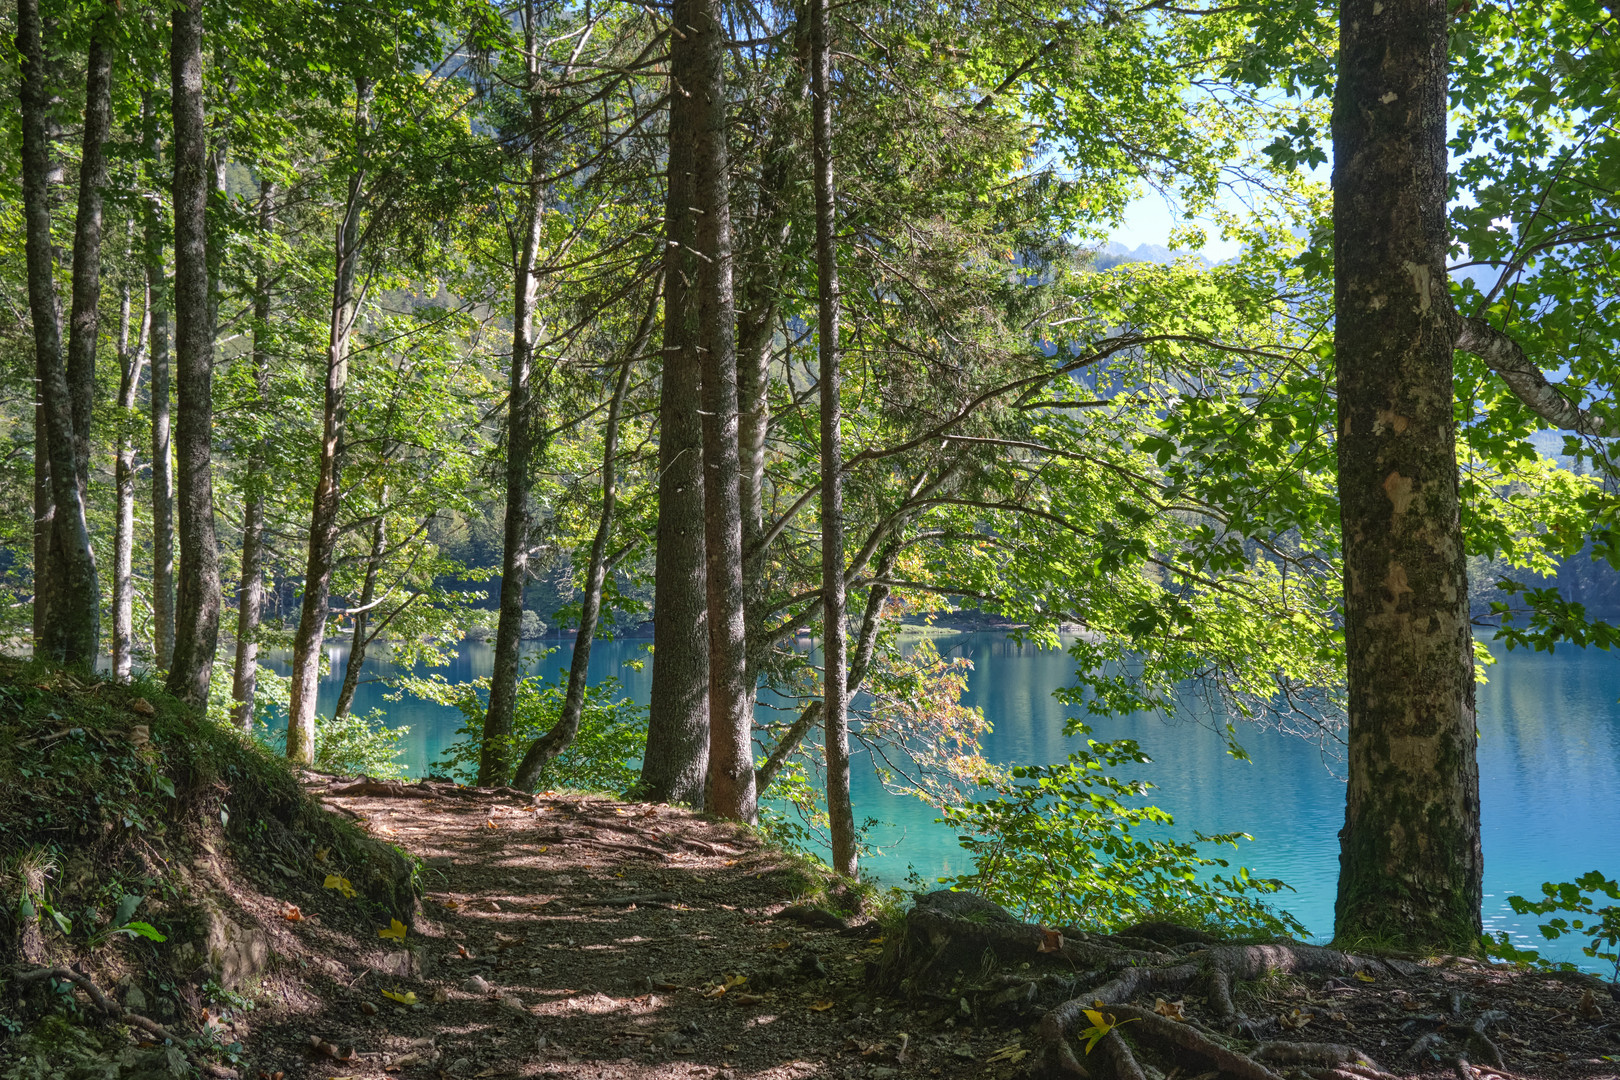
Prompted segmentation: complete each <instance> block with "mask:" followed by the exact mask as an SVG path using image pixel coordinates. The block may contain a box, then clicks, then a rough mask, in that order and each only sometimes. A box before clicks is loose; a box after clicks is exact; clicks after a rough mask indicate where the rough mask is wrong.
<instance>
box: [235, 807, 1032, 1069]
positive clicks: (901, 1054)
mask: <svg viewBox="0 0 1620 1080" xmlns="http://www.w3.org/2000/svg"><path fill="white" fill-rule="evenodd" d="M339 790H341V789H339ZM325 801H326V802H327V804H328V805H329V806H331V807H333V808H334V809H337V810H338V811H339V812H344V813H346V814H348V815H350V816H354V817H356V818H358V819H359V820H360V821H361V823H362V825H363V827H364V828H366V829H368V830H369V831H370V832H371V833H373V834H374V835H376V836H378V837H380V838H382V839H385V840H387V841H389V842H391V843H394V844H396V845H398V846H399V847H400V848H402V849H403V850H405V851H407V852H409V853H410V854H412V855H413V856H416V857H417V858H419V859H421V860H422V862H423V864H424V867H425V869H424V871H423V880H424V884H425V891H426V895H427V899H426V900H425V901H424V903H423V905H422V914H421V916H420V917H418V918H417V919H416V920H415V925H414V926H413V927H412V929H411V932H410V934H409V935H408V937H407V938H406V940H405V941H404V945H406V946H407V947H409V948H411V949H412V950H413V955H414V956H415V960H414V961H413V963H412V964H411V965H410V968H409V971H410V974H408V975H400V974H388V973H384V972H381V971H379V970H377V969H376V968H375V967H373V966H366V967H365V970H363V971H361V972H359V975H358V977H356V978H352V981H351V980H350V979H344V978H341V977H340V978H337V979H334V980H332V981H331V983H330V985H329V986H328V987H327V988H326V989H324V990H319V991H317V996H318V997H319V998H320V1000H321V1006H320V1007H318V1008H316V1009H313V1010H306V1011H302V1012H300V1013H295V1014H292V1015H288V1016H285V1017H284V1018H283V1019H282V1020H281V1021H280V1022H279V1023H277V1024H276V1025H275V1027H274V1028H273V1029H269V1030H266V1029H261V1030H260V1031H259V1032H258V1033H257V1037H256V1038H254V1039H253V1040H252V1041H251V1044H250V1045H251V1047H252V1054H251V1057H252V1059H253V1063H254V1065H255V1066H256V1067H257V1069H258V1070H259V1074H260V1076H261V1077H269V1078H274V1077H276V1076H277V1074H280V1073H285V1075H286V1076H289V1077H296V1076H312V1077H317V1076H318V1077H336V1076H343V1077H357V1078H358V1077H375V1078H378V1080H382V1078H385V1077H389V1076H398V1077H404V1078H411V1077H437V1078H450V1080H463V1078H465V1080H473V1078H484V1077H579V1078H585V1077H590V1078H603V1080H606V1078H610V1077H611V1078H622V1080H641V1078H648V1080H650V1078H654V1077H657V1078H683V1080H685V1078H695V1080H727V1078H730V1080H790V1078H792V1080H801V1078H809V1077H840V1078H843V1077H850V1078H853V1077H871V1078H873V1080H882V1078H884V1077H892V1076H930V1077H933V1076H945V1077H953V1076H961V1077H969V1076H971V1077H994V1076H1001V1075H1011V1074H1012V1073H1013V1072H1015V1071H1019V1070H1018V1066H1016V1065H1015V1064H1014V1062H1015V1061H1016V1060H1017V1059H1019V1058H1022V1057H1023V1056H1024V1055H1022V1054H1019V1053H1017V1052H1016V1051H1017V1049H1019V1048H1020V1044H1019V1042H1018V1040H1019V1039H1020V1036H1019V1035H1018V1034H1016V1033H1014V1034H1011V1035H1008V1034H1007V1033H1002V1032H996V1033H992V1032H990V1031H989V1030H987V1029H983V1030H980V1031H978V1032H971V1031H958V1030H956V1029H955V1028H954V1026H953V1027H950V1028H947V1029H946V1030H945V1031H944V1033H943V1034H936V1035H933V1036H930V1037H928V1038H926V1039H919V1038H917V1037H916V1036H915V1035H914V1034H911V1033H914V1032H917V1031H918V1030H919V1027H918V1025H917V1024H908V1023H907V1021H908V1020H911V1019H918V1018H915V1017H908V1016H907V1015H906V1014H905V1013H904V1012H902V1011H897V1010H895V1009H894V1008H893V1003H891V1002H888V1001H883V1000H874V999H873V998H871V997H870V996H868V992H867V990H866V989H865V985H866V984H865V970H866V969H865V965H866V964H867V963H868V962H869V961H871V960H874V959H875V958H876V956H877V954H878V952H879V945H878V944H877V943H876V942H874V941H873V940H872V939H874V938H877V937H878V936H879V934H880V933H881V931H880V930H879V928H878V927H877V924H875V923H864V924H861V923H857V925H854V926H848V927H838V926H836V925H831V924H832V923H833V920H831V919H826V920H825V923H827V924H829V925H821V926H813V925H804V924H803V922H802V921H794V920H793V919H791V918H782V917H780V915H781V912H782V911H783V910H784V909H785V908H788V907H789V905H790V904H791V903H792V902H793V900H795V899H796V898H798V897H799V896H801V895H803V894H804V893H805V892H806V891H807V890H808V889H811V888H813V887H814V885H815V884H816V883H815V882H814V881H813V880H812V878H811V875H809V874H808V873H807V872H806V870H805V869H804V868H803V867H802V866H800V865H798V864H797V863H795V862H794V861H793V860H791V859H789V858H787V857H785V856H783V855H782V854H781V853H779V852H775V851H772V850H769V849H766V848H764V847H762V846H761V845H760V844H759V843H758V841H757V840H755V839H754V838H753V837H752V836H750V835H749V834H748V833H747V832H745V831H744V830H742V829H740V828H737V827H736V826H734V825H732V824H729V823H722V822H716V821H712V820H709V819H707V818H705V817H704V816H703V815H701V814H698V813H695V812H693V811H690V810H686V809H681V808H675V807H669V806H661V805H650V804H635V803H622V802H617V801H614V800H611V799H605V798H599V797H590V796H574V795H544V796H537V797H534V798H532V799H531V798H528V797H521V796H519V795H517V793H515V792H514V793H512V794H511V795H509V796H505V797H503V796H500V795H493V796H491V795H488V794H477V795H475V794H473V793H470V792H468V793H466V794H465V795H462V796H459V797H456V798H443V797H441V798H434V799H432V800H424V799H413V798H399V797H392V798H377V797H334V796H331V795H328V796H327V797H326V799H325ZM794 911H796V912H798V913H800V914H803V912H804V909H794ZM791 914H793V912H790V915H791ZM351 963H352V960H351ZM350 970H351V971H352V967H351V969H350ZM383 991H390V992H394V993H400V994H407V993H414V994H415V1002H414V1003H413V1004H399V1003H397V1002H396V1001H394V1000H391V999H389V998H388V997H385V996H384V993H383ZM312 1013H313V1015H312ZM935 1030H936V1031H938V1030H939V1029H938V1028H937V1027H936V1028H935ZM903 1033H904V1034H903ZM312 1037H313V1039H314V1040H318V1042H319V1043H320V1044H324V1045H313V1044H312V1041H311V1040H312ZM1009 1042H1010V1043H1011V1044H1012V1045H1011V1046H1010V1047H1009V1048H1008V1050H1007V1052H1005V1053H1004V1054H1003V1055H1002V1060H1000V1061H998V1062H996V1063H993V1064H989V1063H986V1061H985V1059H986V1058H987V1057H989V1056H992V1055H994V1054H995V1053H996V1051H997V1050H1000V1049H1002V1048H1003V1044H1008V1043H1009ZM1027 1042H1028V1043H1029V1045H1031V1046H1033V1044H1034V1040H1033V1037H1027ZM350 1047H352V1048H353V1052H352V1055H351V1054H350V1053H349V1051H348V1048H350ZM334 1051H335V1053H334ZM340 1058H341V1059H342V1060H339V1059H340ZM1026 1064H1027V1063H1026ZM249 1075H250V1076H251V1075H252V1074H251V1073H250V1074H249Z"/></svg>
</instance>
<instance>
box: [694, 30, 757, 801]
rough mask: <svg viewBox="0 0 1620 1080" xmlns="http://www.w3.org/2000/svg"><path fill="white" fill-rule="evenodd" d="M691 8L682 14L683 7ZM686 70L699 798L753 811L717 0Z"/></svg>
mask: <svg viewBox="0 0 1620 1080" xmlns="http://www.w3.org/2000/svg"><path fill="white" fill-rule="evenodd" d="M683 12H684V13H686V14H689V15H690V18H682V14H683ZM675 22H676V24H677V25H680V26H685V27H686V28H687V35H688V37H690V38H691V42H690V48H691V51H690V53H689V58H690V61H691V63H690V67H689V69H688V71H687V77H686V79H684V80H682V79H681V78H680V76H679V73H677V75H676V80H677V82H681V83H683V85H685V86H686V87H687V89H688V90H689V92H690V93H691V95H692V109H693V113H694V119H695V121H696V122H695V123H694V124H693V139H692V144H693V145H692V173H693V177H692V179H693V185H694V190H693V192H692V195H693V199H692V203H693V205H694V206H695V207H696V208H697V210H698V218H697V228H696V236H695V239H696V246H697V251H698V253H699V255H700V257H701V259H702V264H701V266H700V267H699V269H698V298H697V309H698V342H699V362H700V367H701V370H702V379H703V417H702V421H703V422H702V426H703V547H704V555H705V562H706V563H707V574H706V575H705V577H706V581H707V585H708V589H707V593H708V601H709V789H708V792H707V793H706V795H705V797H704V805H705V807H706V808H707V809H708V810H709V811H710V812H711V813H714V814H718V815H720V816H721V817H728V818H736V819H739V820H742V821H750V822H751V821H753V820H754V818H755V816H756V807H755V805H754V755H753V715H752V712H751V710H750V709H749V707H748V704H749V702H750V701H751V700H752V695H751V694H750V693H749V692H748V656H747V646H748V642H747V619H746V616H745V613H744V610H743V581H742V561H743V551H742V505H741V494H740V491H739V473H740V471H741V469H740V464H739V460H738V452H737V423H738V418H737V350H736V322H737V312H736V308H735V305H734V303H733V300H732V281H731V269H732V267H731V201H730V192H729V180H728V168H727V155H726V93H725V63H726V39H725V28H724V25H723V24H722V22H721V18H720V6H719V3H718V2H717V0H686V2H685V3H683V4H682V5H680V6H679V7H677V9H676V14H675Z"/></svg>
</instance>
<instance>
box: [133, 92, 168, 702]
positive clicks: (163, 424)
mask: <svg viewBox="0 0 1620 1080" xmlns="http://www.w3.org/2000/svg"><path fill="white" fill-rule="evenodd" d="M153 112H154V110H153V106H152V95H151V94H150V93H148V94H145V95H143V97H142V100H141V117H142V119H143V120H144V121H145V123H146V124H147V129H146V160H147V162H148V166H147V167H148V169H149V170H150V174H149V175H150V177H151V186H152V189H153V190H154V191H155V190H156V189H157V186H158V185H157V181H156V173H157V170H158V164H157V160H158V149H159V140H158V129H157V122H156V119H155V117H154V116H153ZM144 225H145V229H146V293H147V300H148V303H149V304H150V305H151V308H152V327H151V330H150V346H149V348H150V353H151V364H152V377H151V385H150V386H149V387H148V393H149V394H150V395H151V408H152V651H153V653H154V654H155V659H156V663H157V667H158V668H159V669H161V670H167V669H168V667H169V665H170V663H171V662H172V661H173V659H174V461H173V452H172V449H171V447H170V446H169V394H170V389H169V292H168V282H167V281H166V280H165V279H164V259H163V208H162V206H161V205H160V200H159V197H158V196H156V195H154V196H153V198H152V202H151V205H149V206H148V207H147V210H146V220H145V222H144Z"/></svg>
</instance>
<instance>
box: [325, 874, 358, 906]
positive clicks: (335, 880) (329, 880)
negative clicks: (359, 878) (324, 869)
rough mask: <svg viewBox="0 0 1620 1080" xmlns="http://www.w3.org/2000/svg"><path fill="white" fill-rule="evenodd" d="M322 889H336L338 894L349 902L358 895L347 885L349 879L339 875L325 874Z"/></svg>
mask: <svg viewBox="0 0 1620 1080" xmlns="http://www.w3.org/2000/svg"><path fill="white" fill-rule="evenodd" d="M323 887H324V888H328V889H336V890H337V891H338V892H339V893H341V894H342V895H343V896H345V897H346V898H348V899H350V900H353V899H354V898H355V897H356V896H358V895H360V894H359V893H357V892H355V891H354V886H353V885H351V884H349V879H348V878H346V877H343V876H341V875H339V874H327V875H326V882H325V884H324V886H323Z"/></svg>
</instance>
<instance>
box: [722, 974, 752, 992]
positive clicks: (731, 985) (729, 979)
mask: <svg viewBox="0 0 1620 1080" xmlns="http://www.w3.org/2000/svg"><path fill="white" fill-rule="evenodd" d="M747 981H748V976H746V975H728V976H726V989H727V990H735V989H736V988H737V987H739V986H742V985H743V984H744V983H746V982H747Z"/></svg>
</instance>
